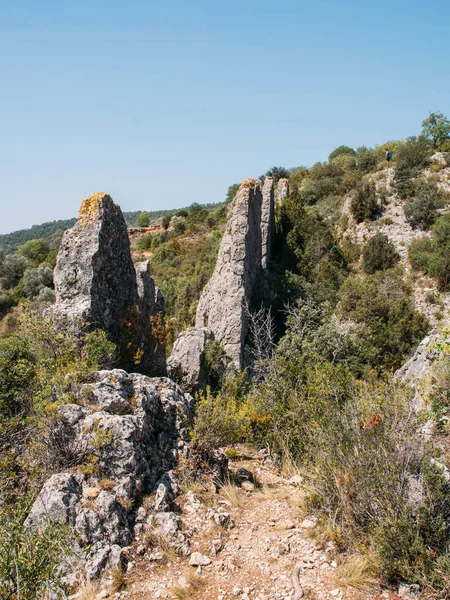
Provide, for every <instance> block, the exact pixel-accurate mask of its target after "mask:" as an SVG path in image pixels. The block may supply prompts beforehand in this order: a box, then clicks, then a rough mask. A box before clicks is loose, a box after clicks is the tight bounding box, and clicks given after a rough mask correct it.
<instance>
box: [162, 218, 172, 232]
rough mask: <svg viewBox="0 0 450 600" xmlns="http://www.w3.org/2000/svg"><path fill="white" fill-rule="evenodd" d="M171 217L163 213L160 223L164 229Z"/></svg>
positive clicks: (167, 226)
mask: <svg viewBox="0 0 450 600" xmlns="http://www.w3.org/2000/svg"><path fill="white" fill-rule="evenodd" d="M171 218H172V217H171V215H164V217H163V218H162V221H161V225H162V226H163V228H164V229H169V225H170V220H171Z"/></svg>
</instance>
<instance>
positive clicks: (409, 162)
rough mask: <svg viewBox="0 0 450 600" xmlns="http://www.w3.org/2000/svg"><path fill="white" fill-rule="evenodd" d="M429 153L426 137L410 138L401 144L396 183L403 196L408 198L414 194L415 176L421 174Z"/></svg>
mask: <svg viewBox="0 0 450 600" xmlns="http://www.w3.org/2000/svg"><path fill="white" fill-rule="evenodd" d="M429 155H430V145H429V143H428V142H427V140H426V139H425V138H424V137H418V138H416V137H411V138H408V139H407V141H406V143H405V144H402V145H400V146H399V148H398V150H397V165H396V169H395V185H396V190H397V193H398V194H399V196H400V197H401V198H407V197H409V196H412V195H413V194H414V191H415V189H414V182H413V178H414V177H416V176H417V175H418V174H419V172H420V169H422V168H423V167H425V166H426V165H427V163H428V157H429Z"/></svg>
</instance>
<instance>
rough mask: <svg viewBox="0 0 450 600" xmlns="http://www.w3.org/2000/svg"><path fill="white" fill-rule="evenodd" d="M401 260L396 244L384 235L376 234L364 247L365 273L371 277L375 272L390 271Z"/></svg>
mask: <svg viewBox="0 0 450 600" xmlns="http://www.w3.org/2000/svg"><path fill="white" fill-rule="evenodd" d="M399 260H400V256H399V254H398V252H397V251H396V249H395V246H394V244H393V243H392V242H391V241H390V240H389V238H388V237H387V235H385V234H383V233H379V232H378V233H376V234H375V235H374V236H373V237H371V238H370V240H369V241H368V242H367V244H366V245H365V246H364V249H363V261H364V271H365V272H366V273H368V274H369V275H371V274H372V273H375V271H383V270H385V269H390V268H391V267H393V266H394V265H395V263H397V262H398V261H399Z"/></svg>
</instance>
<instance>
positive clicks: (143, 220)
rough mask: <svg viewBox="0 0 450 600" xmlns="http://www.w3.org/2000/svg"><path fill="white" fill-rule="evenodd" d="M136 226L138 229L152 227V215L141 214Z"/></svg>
mask: <svg viewBox="0 0 450 600" xmlns="http://www.w3.org/2000/svg"><path fill="white" fill-rule="evenodd" d="M136 225H137V226H138V227H148V226H149V225H150V215H149V214H148V212H145V211H144V212H141V214H140V215H139V216H138V218H137V219H136Z"/></svg>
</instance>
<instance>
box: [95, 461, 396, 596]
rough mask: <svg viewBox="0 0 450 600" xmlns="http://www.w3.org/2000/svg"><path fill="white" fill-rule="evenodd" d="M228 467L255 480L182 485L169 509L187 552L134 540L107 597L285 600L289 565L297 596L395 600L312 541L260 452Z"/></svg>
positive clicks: (291, 494)
mask: <svg viewBox="0 0 450 600" xmlns="http://www.w3.org/2000/svg"><path fill="white" fill-rule="evenodd" d="M230 466H231V469H232V471H233V472H234V473H236V472H239V469H246V470H248V471H251V472H252V473H253V474H254V482H255V483H254V484H252V483H251V482H245V483H243V484H242V486H243V487H242V488H238V487H235V486H231V485H230V486H229V485H226V486H225V487H223V488H222V489H221V490H220V491H219V492H218V493H214V492H212V491H210V490H205V488H204V487H202V486H201V485H200V484H199V482H198V481H190V482H189V481H187V482H185V484H184V493H183V494H182V495H181V496H179V497H178V498H177V504H178V505H179V510H180V515H181V518H182V521H183V532H184V534H185V535H186V536H187V538H188V539H189V541H190V545H191V550H192V554H191V555H190V556H187V557H181V556H178V555H177V554H176V553H174V552H173V551H172V550H171V549H170V548H167V547H164V546H163V545H161V544H159V543H158V540H156V539H152V538H151V537H150V539H148V538H147V539H146V540H145V539H141V540H139V539H138V540H137V542H136V544H135V546H133V550H132V551H131V555H132V556H133V559H132V561H131V564H130V566H129V568H128V573H127V576H126V586H125V587H124V588H123V589H122V591H120V592H116V594H115V598H117V599H123V600H144V599H145V600H150V599H153V598H168V599H169V598H174V599H177V598H178V599H182V600H183V599H186V600H187V599H195V600H226V599H227V598H230V599H231V598H238V599H240V600H258V599H259V600H269V599H272V598H273V599H276V598H277V599H282V598H284V599H292V598H294V593H295V592H294V588H293V585H292V581H291V576H292V571H293V568H294V566H295V564H296V563H297V562H299V563H300V577H299V579H300V583H301V585H302V587H303V590H304V597H305V598H313V599H316V600H328V599H330V600H332V599H344V598H345V599H348V600H363V599H381V598H392V599H393V598H395V597H396V596H395V595H394V594H392V593H391V592H390V591H388V590H382V589H380V588H379V587H378V586H377V584H375V583H374V582H372V581H371V580H370V578H369V576H367V575H364V574H363V575H361V573H360V570H359V569H358V568H356V570H355V563H354V562H352V557H349V556H345V555H343V554H339V553H338V552H337V550H336V548H335V546H334V544H333V543H332V542H329V541H323V540H322V541H321V540H320V535H319V534H318V530H319V529H320V528H319V526H317V525H316V524H315V520H314V518H312V517H309V516H308V515H306V514H305V513H304V512H303V510H302V508H301V507H302V505H303V502H302V500H303V492H302V487H301V477H299V475H293V476H292V473H290V477H289V478H288V477H283V476H282V475H280V474H279V473H278V472H277V471H276V469H275V468H274V466H273V465H271V464H269V463H267V461H266V459H265V457H264V455H261V454H259V455H258V454H254V453H251V452H248V453H245V452H244V455H240V456H237V457H236V458H235V459H233V460H231V461H230ZM218 515H221V516H220V517H219V516H218ZM352 565H353V567H352ZM352 584H353V585H356V586H357V587H356V588H355V587H352ZM358 588H359V589H358ZM100 597H105V593H104V592H103V593H101V594H100ZM405 597H406V596H405Z"/></svg>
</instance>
